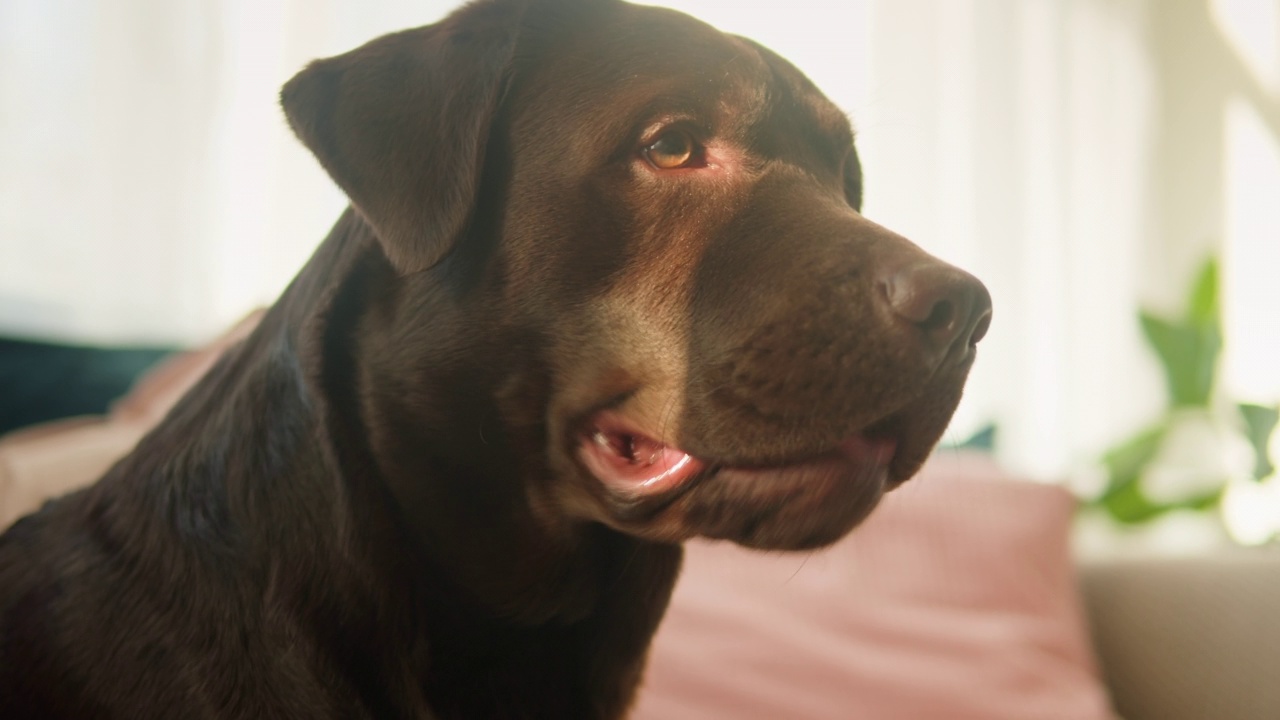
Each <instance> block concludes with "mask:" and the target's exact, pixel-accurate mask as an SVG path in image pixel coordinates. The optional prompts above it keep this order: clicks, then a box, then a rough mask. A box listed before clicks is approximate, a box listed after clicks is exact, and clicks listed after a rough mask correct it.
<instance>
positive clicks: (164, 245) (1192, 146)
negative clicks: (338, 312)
mask: <svg viewBox="0 0 1280 720" xmlns="http://www.w3.org/2000/svg"><path fill="white" fill-rule="evenodd" d="M455 4H456V2H454V0H418V1H414V2H409V1H408V0H113V1H112V2H110V3H108V2H105V1H104V0H0V332H4V331H7V332H9V333H26V334H37V335H42V336H47V337H55V338H62V339H73V340H95V341H116V342H118V341H135V340H148V339H150V340H195V339H199V338H201V337H205V336H207V335H209V334H210V333H212V332H214V331H216V330H217V329H218V328H219V327H221V326H223V325H226V324H228V323H229V322H231V321H232V320H233V319H234V318H236V317H237V316H238V315H240V314H241V313H243V312H245V311H247V310H248V309H249V308H250V307H252V306H253V305H255V304H260V303H265V302H269V301H270V299H271V298H272V297H274V295H275V294H276V293H278V292H279V290H280V289H281V288H282V287H283V286H284V284H285V283H286V282H287V281H288V279H289V278H290V277H291V276H292V274H293V273H294V272H295V271H296V269H297V268H298V267H299V266H300V265H301V264H302V262H303V261H304V260H305V258H306V256H307V255H308V254H309V253H310V251H311V249H312V248H313V247H314V245H315V243H316V242H317V241H318V240H319V239H320V238H321V237H322V236H323V234H324V232H325V231H326V230H327V228H328V226H329V224H330V223H331V222H332V221H333V219H334V218H335V217H336V216H337V214H338V212H339V210H340V208H341V207H342V205H343V201H342V198H341V196H340V195H339V194H338V193H337V191H336V190H335V189H334V188H333V186H332V184H331V183H330V182H329V181H328V180H327V178H325V176H324V175H323V173H322V172H321V170H320V169H319V167H318V166H317V165H316V164H315V163H314V161H312V160H311V158H310V157H309V156H308V155H307V154H306V152H305V151H304V150H303V149H302V148H301V147H300V146H299V145H298V144H297V143H296V142H295V141H293V140H292V138H291V137H290V136H289V133H288V131H287V129H286V128H285V125H284V122H283V119H282V117H281V115H280V113H279V111H278V109H277V107H276V102H275V95H276V92H277V90H278V88H279V86H280V84H281V83H283V82H284V81H285V80H286V79H287V78H288V77H289V76H290V75H291V74H292V73H293V72H295V71H296V70H297V69H299V68H300V67H301V66H302V65H303V64H304V63H305V62H306V60H308V59H310V58H313V57H319V56H324V55H328V54H332V53H335V52H340V51H342V50H345V49H348V48H350V47H353V46H354V45H356V44H359V43H360V42H363V41H364V40H367V39H369V38H371V37H373V36H375V35H378V34H380V33H382V32H385V31H390V30H394V29H399V28H402V27H409V26H413V25H419V24H424V23H427V22H432V21H434V20H435V19H437V18H438V17H440V16H441V15H442V14H443V13H444V12H446V11H447V10H448V9H449V8H450V7H452V6H453V5H455ZM664 4H669V5H671V6H673V7H676V8H678V9H681V10H685V11H686V12H690V13H692V14H694V15H697V16H699V17H702V18H704V19H706V20H708V21H709V22H712V23H713V24H715V25H718V26H720V27H722V28H723V29H726V30H729V31H732V32H737V33H740V34H744V35H748V36H751V37H754V38H756V39H759V40H761V41H762V42H764V43H765V44H766V45H769V46H771V47H773V48H774V49H775V50H777V51H779V52H780V53H781V54H783V55H784V56H786V57H788V58H790V59H791V60H793V61H794V62H795V63H796V64H797V65H799V66H800V67H801V68H802V69H803V70H805V71H806V72H807V73H808V74H809V75H810V76H811V77H812V78H813V79H814V80H815V81H816V82H817V83H818V85H819V86H820V87H822V88H823V89H824V90H825V91H826V92H827V93H828V94H829V95H830V96H831V97H832V98H833V99H834V100H835V101H836V102H837V103H838V104H840V105H841V106H842V107H844V108H845V109H846V110H848V111H849V112H850V115H851V116H852V118H853V121H854V124H855V126H856V128H857V130H858V134H859V148H860V151H861V153H862V155H863V157H864V164H865V170H866V175H867V203H866V213H867V215H868V216H869V217H871V218H872V219H874V220H876V221H878V222H881V223H882V224H885V225H887V226H889V227H891V228H893V229H895V230H897V231H899V232H901V233H903V234H904V235H906V236H908V237H910V238H912V239H913V240H915V241H916V242H918V243H920V244H921V245H923V246H924V247H926V248H927V249H929V250H930V251H932V252H934V253H936V254H938V255H940V256H942V257H944V258H947V259H949V260H951V261H953V262H956V263H957V264H959V265H961V266H963V267H965V268H968V269H970V270H972V271H973V272H974V273H975V274H977V275H978V276H979V277H981V278H982V279H983V280H984V281H986V282H987V284H988V286H989V287H990V288H991V290H992V293H993V295H994V298H995V307H996V310H995V323H994V325H993V328H992V332H991V334H990V336H989V338H988V339H987V340H986V341H984V343H983V345H982V348H981V353H980V359H979V363H978V365H977V368H976V370H975V372H974V376H973V380H972V382H971V385H970V390H969V393H968V396H967V398H966V400H965V402H964V404H963V405H962V407H961V410H960V412H959V414H958V416H957V420H956V423H955V424H954V429H953V430H952V432H951V433H950V437H951V438H952V439H960V438H962V437H963V436H965V435H966V434H967V433H968V432H970V431H972V430H973V429H976V428H978V427H980V426H981V425H983V424H985V423H987V422H991V421H994V422H997V423H998V425H999V429H1000V434H1001V451H1002V453H1003V455H1004V459H1005V460H1006V461H1008V462H1009V463H1010V464H1011V465H1013V466H1014V467H1016V468H1018V469H1021V470H1025V471H1028V472H1031V473H1033V474H1036V475H1042V476H1052V475H1060V474H1062V473H1063V472H1066V471H1068V470H1070V469H1072V468H1073V467H1076V466H1078V464H1079V463H1080V462H1081V461H1082V460H1083V459H1085V458H1088V457H1091V456H1094V455H1096V453H1097V452H1098V451H1099V450H1100V449H1101V448H1103V447H1104V446H1106V445H1107V444H1108V443H1110V442H1112V441H1114V440H1116V439H1117V438H1119V437H1121V436H1122V435H1124V434H1125V433H1126V432H1128V431H1131V430H1133V429H1135V428H1136V427H1137V426H1138V425H1140V424H1141V423H1142V422H1143V421H1144V420H1146V419H1147V418H1148V417H1149V416H1150V415H1151V413H1153V412H1154V411H1155V410H1156V409H1157V408H1158V407H1159V406H1160V403H1161V397H1162V393H1163V387H1162V385H1161V380H1160V376H1159V373H1158V370H1157V368H1156V365H1155V363H1154V360H1153V359H1152V358H1151V357H1150V356H1149V355H1148V354H1147V352H1146V350H1145V348H1144V346H1143V344H1142V341H1141V338H1140V336H1139V332H1138V328H1137V323H1136V317H1135V313H1136V310H1137V307H1138V305H1139V304H1145V305H1149V306H1153V307H1156V308H1159V309H1163V310H1166V311H1169V312H1173V311H1175V310H1177V309H1178V303H1179V302H1180V299H1181V295H1182V290H1183V288H1184V286H1185V285H1186V283H1188V282H1189V280H1190V278H1191V276H1192V274H1193V272H1194V270H1195V268H1196V267H1197V266H1198V265H1199V263H1200V262H1201V261H1202V260H1203V259H1204V257H1205V256H1206V255H1207V254H1208V253H1209V252H1211V251H1213V250H1214V249H1215V248H1221V249H1222V250H1223V252H1224V253H1225V259H1226V274H1227V279H1228V286H1227V289H1228V293H1227V297H1226V301H1227V304H1228V308H1229V310H1230V315H1229V318H1228V320H1229V330H1231V331H1232V332H1233V334H1234V335H1235V336H1236V340H1235V341H1233V340H1232V338H1231V337H1230V336H1229V337H1228V357H1227V363H1226V366H1225V368H1224V377H1225V380H1226V381H1227V382H1228V383H1230V384H1231V385H1232V387H1233V388H1234V389H1236V390H1237V391H1238V392H1239V393H1241V394H1243V395H1244V396H1245V397H1243V398H1242V399H1257V400H1271V401H1274V400H1275V399H1276V397H1275V396H1280V371H1277V370H1272V369H1271V368H1273V367H1274V366H1275V365H1276V362H1275V359H1276V358H1280V321H1277V320H1275V319H1274V316H1273V313H1271V312H1267V311H1266V309H1268V308H1271V309H1280V283H1277V282H1275V270H1276V268H1277V267H1280V159H1277V157H1280V152H1277V151H1276V147H1277V145H1276V138H1277V137H1280V100H1278V99H1277V80H1276V78H1277V77H1278V76H1280V60H1277V59H1276V57H1277V52H1276V50H1275V48H1276V47H1277V46H1280V22H1277V21H1276V20H1275V18H1276V17H1277V16H1280V13H1277V12H1276V8H1277V6H1278V5H1280V0H842V1H841V2H832V1H831V0H791V2H788V3H775V2H769V3H765V2H759V3H745V2H740V1H730V0H669V2H666V3H664ZM1267 12H1271V13H1272V14H1271V15H1269V16H1268V15H1266V13H1267ZM1259 13H1261V15H1260V14H1259ZM1258 17H1263V18H1265V17H1270V18H1271V21H1270V22H1271V24H1270V26H1268V25H1267V22H1266V21H1265V20H1264V21H1262V22H1259V21H1258V20H1257V18H1258ZM1268 33H1270V34H1269V35H1268ZM1268 37H1270V38H1271V44H1270V45H1268V44H1267V42H1268V41H1267V38H1268Z"/></svg>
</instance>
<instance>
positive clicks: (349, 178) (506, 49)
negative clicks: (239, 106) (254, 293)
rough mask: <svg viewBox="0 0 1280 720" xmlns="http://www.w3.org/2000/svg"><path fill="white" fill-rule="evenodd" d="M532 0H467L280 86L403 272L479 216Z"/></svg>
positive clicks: (444, 250) (296, 120) (292, 113)
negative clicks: (487, 158) (488, 150)
mask: <svg viewBox="0 0 1280 720" xmlns="http://www.w3.org/2000/svg"><path fill="white" fill-rule="evenodd" d="M524 9H525V3H524V2H520V1H519V0H487V1H483V2H477V3H474V4H471V5H468V6H466V7H464V8H463V9H461V10H459V11H457V12H455V13H454V14H452V15H450V16H449V17H448V18H446V19H444V20H443V21H441V22H439V23H437V24H435V25H428V26H426V27H421V28H416V29H413V30H406V31H403V32H399V33H395V34H392V35H386V36H384V37H381V38H378V39H377V40H374V41H372V42H370V43H368V44H366V45H363V46H361V47H359V48H356V49H355V50H352V51H351V52H348V53H346V54H343V55H338V56H336V57H332V58H328V59H325V60H317V61H315V62H313V63H311V64H310V65H308V66H307V67H306V69H304V70H303V71H302V72H300V73H298V74H297V75H296V76H294V77H293V79H292V80H290V81H289V82H288V83H286V84H285V86H284V89H283V90H282V91H281V93H280V101H281V105H283V107H284V112H285V115H286V116H287V117H288V119H289V124H290V125H291V126H292V127H293V131H294V132H295V133H296V134H297V136H298V138H299V139H300V140H302V142H303V144H305V145H306V146H307V147H308V148H309V149H310V150H311V152H313V153H314V154H315V156H316V157H317V158H319V160H320V164H321V165H323V166H324V168H325V170H327V171H328V173H329V174H330V175H331V176H332V177H333V179H334V181H336V182H337V183H338V186H339V187H341V188H342V190H343V192H345V193H346V194H347V197H348V198H350V200H351V204H352V205H353V206H354V207H355V209H356V211H357V212H359V213H360V215H362V216H363V217H364V219H365V220H366V221H367V222H368V223H369V224H370V225H371V226H372V227H373V229H374V232H375V233H377V236H378V239H379V240H380V241H381V243H382V247H383V251H384V252H385V253H386V255H387V257H388V258H389V259H390V260H391V262H392V264H393V265H394V266H395V268H396V269H397V270H398V271H399V272H401V273H411V272H416V271H419V270H425V269H426V268H429V267H431V266H432V265H435V264H436V263H437V262H439V261H440V259H441V258H443V257H444V256H445V255H446V254H448V252H449V250H450V249H451V248H452V246H453V243H454V241H455V239H456V237H457V236H458V234H459V233H461V232H462V230H463V229H464V228H465V226H466V224H467V222H468V221H469V219H470V215H471V211H472V207H473V205H474V200H475V194H476V190H477V186H478V185H479V183H480V168H481V167H482V166H483V164H484V152H485V144H486V142H487V140H488V136H489V129H490V125H491V123H492V120H493V116H494V113H495V112H496V111H497V108H498V104H499V102H500V100H501V97H502V94H503V92H504V90H505V86H506V80H507V75H508V73H509V69H510V63H511V56H512V52H513V50H514V48H515V43H516V37H517V35H518V33H519V28H520V25H521V22H522V19H523V15H524Z"/></svg>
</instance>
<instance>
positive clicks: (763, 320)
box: [0, 0, 990, 720]
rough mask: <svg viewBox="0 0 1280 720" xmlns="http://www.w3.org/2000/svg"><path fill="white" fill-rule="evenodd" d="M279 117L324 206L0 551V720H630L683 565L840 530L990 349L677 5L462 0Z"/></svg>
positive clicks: (914, 464) (978, 312)
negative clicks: (218, 335) (314, 170)
mask: <svg viewBox="0 0 1280 720" xmlns="http://www.w3.org/2000/svg"><path fill="white" fill-rule="evenodd" d="M282 101H283V105H284V110H285V113H286V115H287V116H288V119H289V122H290V124H291V125H292V127H293V129H294V130H295V131H296V133H297V135H298V137H299V138H301V140H302V142H303V143H304V144H305V145H306V146H307V147H308V148H309V149H310V150H311V151H312V152H313V153H314V154H315V155H316V156H317V157H318V158H319V160H320V163H321V164H322V165H323V166H324V167H325V169H326V170H327V171H328V172H329V173H330V174H331V175H332V176H333V179H334V180H335V181H337V183H338V184H339V185H340V186H341V187H342V189H343V190H344V191H345V192H346V194H347V195H348V196H349V197H350V200H351V209H350V210H348V211H347V212H346V213H345V214H344V215H343V216H342V218H341V219H340V220H339V221H338V223H337V225H336V227H335V228H334V230H333V231H332V233H331V234H330V235H329V237H328V238H327V239H326V240H325V241H324V243H323V244H322V245H321V246H320V248H319V249H318V251H317V252H316V254H315V256H314V257H313V258H312V260H311V261H310V262H309V263H308V265H307V266H306V268H305V269H304V270H303V271H302V273H301V274H300V275H299V276H298V278H297V279H296V280H295V281H294V283H293V284H292V285H291V286H290V287H289V289H288V290H287V291H286V292H285V293H284V295H283V297H282V298H281V299H280V301H279V302H278V303H277V304H276V305H275V306H274V307H273V308H272V309H271V310H270V312H269V313H268V315H267V316H266V318H265V319H264V320H263V322H262V324H261V325H260V326H259V328H258V329H257V330H256V331H255V332H254V334H253V335H252V336H251V337H250V338H249V339H248V340H246V341H245V342H244V343H243V344H241V345H240V346H238V347H237V348H236V349H234V350H232V351H231V352H229V353H228V354H227V355H226V356H225V357H224V358H223V359H222V360H221V361H220V363H219V364H218V365H217V366H215V367H214V369H213V370H212V371H211V372H210V373H209V374H208V375H207V376H206V377H205V378H204V379H203V380H202V381H201V382H200V384H199V385H197V386H196V387H195V388H194V389H193V390H192V391H191V392H190V393H189V394H188V395H187V396H186V397H185V398H184V399H183V400H182V402H181V403H180V404H179V405H178V406H177V407H176V408H175V409H174V410H173V411H172V413H171V414H170V415H169V416H168V417H167V419H166V420H165V421H164V422H163V423H162V424H161V425H160V426H159V427H157V428H156V429H155V430H154V431H153V432H152V433H151V434H150V435H148V436H147V437H146V438H145V439H144V440H143V441H142V442H141V444H140V445H139V446H138V447H137V449H136V450H135V451H134V452H133V453H132V454H131V455H130V456H128V457H127V458H126V459H124V460H123V461H121V462H120V463H119V464H118V465H116V466H115V467H114V468H113V469H112V470H111V471H110V472H109V473H107V475H106V476H105V477H103V478H102V479H101V480H100V481H99V482H98V483H97V484H96V485H94V486H92V487H90V488H88V489H86V490H83V491H80V492H78V493H75V494H73V495H70V496H67V497H64V498H62V499H60V500H57V501H55V502H52V503H50V504H48V505H47V506H46V507H45V508H44V509H42V510H41V511H40V512H39V513H37V514H35V515H33V516H30V517H27V518H25V519H23V520H21V521H19V522H18V523H17V524H16V525H15V526H13V528H12V529H11V530H9V532H8V533H7V534H5V535H4V536H3V539H0V717H3V718H6V719H8V720H16V719H17V718H42V719H45V720H47V719H50V718H129V719H130V720H136V719H138V718H179V717H180V718H441V719H444V718H486V719H492V718H557V719H564V718H618V717H622V716H624V715H625V713H626V710H627V707H628V705H629V703H630V702H631V699H632V696H633V694H634V693H635V690H636V687H637V684H638V683H639V680H640V677H641V671H642V668H643V665H644V659H645V652H646V648H647V646H648V644H649V640H650V636H651V635H652V633H653V632H654V629H655V627H656V626H657V625H658V622H659V620H660V619H661V617H662V614H663V611H664V608H665V606H666V603H667V600H668V597H669V595H670V592H671V589H672V585H673V583H674V582H675V579H676V575H677V571H678V568H679V565H680V557H681V551H680V545H679V543H680V542H681V541H683V540H685V539H687V538H690V537H694V536H705V537H711V538H723V539H727V540H732V541H734V542H738V543H741V544H743V545H746V546H750V547H755V548H772V549H802V548H814V547H818V546H821V545H823V544H826V543H830V542H832V541H834V540H836V539H837V538H839V537H841V536H842V535H843V534H844V533H846V532H847V531H849V530H850V529H851V528H853V527H854V526H855V525H856V524H857V523H858V522H859V521H860V520H861V519H862V518H863V517H865V516H866V515H867V513H868V512H870V511H871V509H872V508H873V507H874V506H875V505H876V502H877V500H878V499H879V498H880V497H881V495H882V494H883V493H884V492H886V491H887V490H888V489H890V488H892V487H893V486H895V485H897V484H898V483H901V482H902V481H904V480H906V479H907V478H908V477H910V476H911V475H912V473H914V472H915V471H916V469H917V468H918V467H919V466H920V464H921V462H922V461H923V460H924V458H925V456H926V455H927V454H928V453H929V452H930V449H931V447H932V446H933V444H934V443H935V442H936V441H937V439H938V437H939V435H940V433H941V432H942V430H943V428H944V427H945V426H946V424H947V422H948V419H949V418H950V416H951V413H952V411H953V410H954V408H955V405H956V403H957V401H958V399H959V397H960V393H961V389H962V386H963V383H964V380H965V376H966V374H967V373H968V371H969V367H970V365H971V363H972V361H973V358H974V352H975V350H974V348H975V344H976V343H977V342H978V340H979V339H980V338H981V337H982V335H983V334H984V332H985V331H986V328H987V324H988V321H989V318H990V300H989V296H988V294H987V292H986V290H985V289H984V288H983V286H982V285H981V284H980V283H978V282H977V281H976V280H974V279H973V278H972V277H970V276H969V275H967V274H965V273H963V272H961V271H959V270H957V269H955V268H953V267H950V266H948V265H946V264H943V263H941V262H939V261H937V260H935V259H933V258H932V257H930V256H929V255H927V254H925V253H924V252H923V251H921V250H920V249H919V248H917V247H916V246H914V245H912V244H911V243H910V242H908V241H906V240H904V239H903V238H901V237H899V236H897V235H895V234H893V233H892V232H890V231H888V230H886V229H884V228H882V227H880V226H878V225H876V224H874V223H872V222H871V221H869V220H867V219H865V218H863V217H862V216H861V215H860V214H859V212H858V208H859V204H860V201H861V196H862V177H861V171H860V169H859V164H858V158H857V155H856V154H855V152H854V149H853V137H852V134H851V132H850V128H849V123H848V121H847V120H846V119H845V116H844V115H843V114H842V113H841V112H840V111H838V110H837V109H836V108H835V107H834V106H833V105H832V104H831V103H830V102H829V101H827V100H826V99H825V98H824V97H823V96H822V95H821V94H820V93H819V92H818V91H817V90H816V89H815V88H814V86H813V85H812V84H811V83H810V82H809V81H808V80H807V79H806V78H805V77H804V75H802V74H801V73H800V72H799V71H798V70H796V69H795V68H794V67H792V66H791V65H789V64H788V63H787V62H786V61H784V60H782V59H781V58H779V57H778V56H777V55H775V54H773V53H772V52H770V51H769V50H767V49H765V48H763V47H761V46H759V45H756V44H754V43H752V42H751V41H748V40H744V39H741V38H737V37H732V36H728V35H724V34H721V33H719V32H717V31H716V30H713V29H712V28H710V27H708V26H706V25H704V24H702V23H699V22H697V21H695V20H692V19H690V18H688V17H686V16H684V15H681V14H679V13H676V12H672V11H669V10H665V9H658V8H652V7H643V6H635V5H629V4H626V3H623V2H620V1H619V0H479V1H478V2H475V3H472V4H471V5H468V6H466V7H464V8H463V9H461V10H460V11H458V12H456V13H455V14H453V15H452V16H450V17H449V18H447V19H446V20H444V21H442V22H440V23H438V24H435V25H431V26H428V27H423V28H419V29H416V30H409V31H406V32H401V33H397V34H394V35H388V36H386V37H383V38H380V39H377V40H374V41H373V42H371V43H369V44H367V45H365V46H363V47H361V48H359V49H356V50H354V51H352V52H349V53H347V54H345V55H341V56H338V57H335V58H331V59H327V60H321V61H318V62H315V63H313V64H312V65H310V66H309V67H307V68H306V69H305V70H303V71H302V72H301V73H299V74H298V75H297V76H296V77H295V78H293V79H292V80H291V81H290V82H289V83H288V84H287V85H286V86H285V88H284V91H283V94H282Z"/></svg>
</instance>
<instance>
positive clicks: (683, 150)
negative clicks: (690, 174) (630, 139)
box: [644, 130, 700, 170]
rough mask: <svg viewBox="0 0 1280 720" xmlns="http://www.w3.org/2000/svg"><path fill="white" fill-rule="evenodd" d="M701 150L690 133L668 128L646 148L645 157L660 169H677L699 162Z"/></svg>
mask: <svg viewBox="0 0 1280 720" xmlns="http://www.w3.org/2000/svg"><path fill="white" fill-rule="evenodd" d="M699 150H700V149H699V147H698V144H697V143H696V142H694V140H693V138H691V137H689V133H687V132H684V131H682V130H668V131H667V132H664V133H662V134H661V135H659V136H658V139H657V140H655V141H653V143H651V144H650V145H649V146H648V147H646V148H645V149H644V157H645V159H646V160H648V161H649V163H650V164H651V165H653V166H654V167H656V168H658V169H659V170H676V169H679V168H682V167H688V166H689V165H692V164H694V163H695V162H697V160H698V154H699Z"/></svg>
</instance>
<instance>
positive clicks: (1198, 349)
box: [1138, 312, 1222, 407]
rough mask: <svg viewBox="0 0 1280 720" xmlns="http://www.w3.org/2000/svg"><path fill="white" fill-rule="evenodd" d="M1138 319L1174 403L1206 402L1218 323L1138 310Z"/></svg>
mask: <svg viewBox="0 0 1280 720" xmlns="http://www.w3.org/2000/svg"><path fill="white" fill-rule="evenodd" d="M1138 319H1139V322H1140V323H1141V324H1142V331H1143V334H1145V335H1146V337H1147V341H1148V342H1150V343H1151V347H1152V348H1154V349H1155V351H1156V354H1157V355H1158V356H1159V358H1160V364H1161V366H1162V367H1163V368H1164V373H1165V383H1166V386H1167V388H1168V390H1169V399H1170V401H1171V402H1172V403H1173V405H1174V407H1203V406H1205V405H1207V404H1208V403H1209V397H1210V394H1211V393H1212V391H1213V377H1214V371H1215V369H1216V367H1217V363H1218V353H1219V352H1220V351H1221V349H1222V333H1221V330H1220V328H1219V327H1218V324H1217V323H1216V322H1213V323H1209V324H1207V325H1202V326H1197V325H1194V324H1192V323H1171V322H1169V321H1167V320H1164V319H1162V318H1158V317H1156V316H1154V315H1151V314H1149V313H1147V312H1141V313H1139V316H1138Z"/></svg>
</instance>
